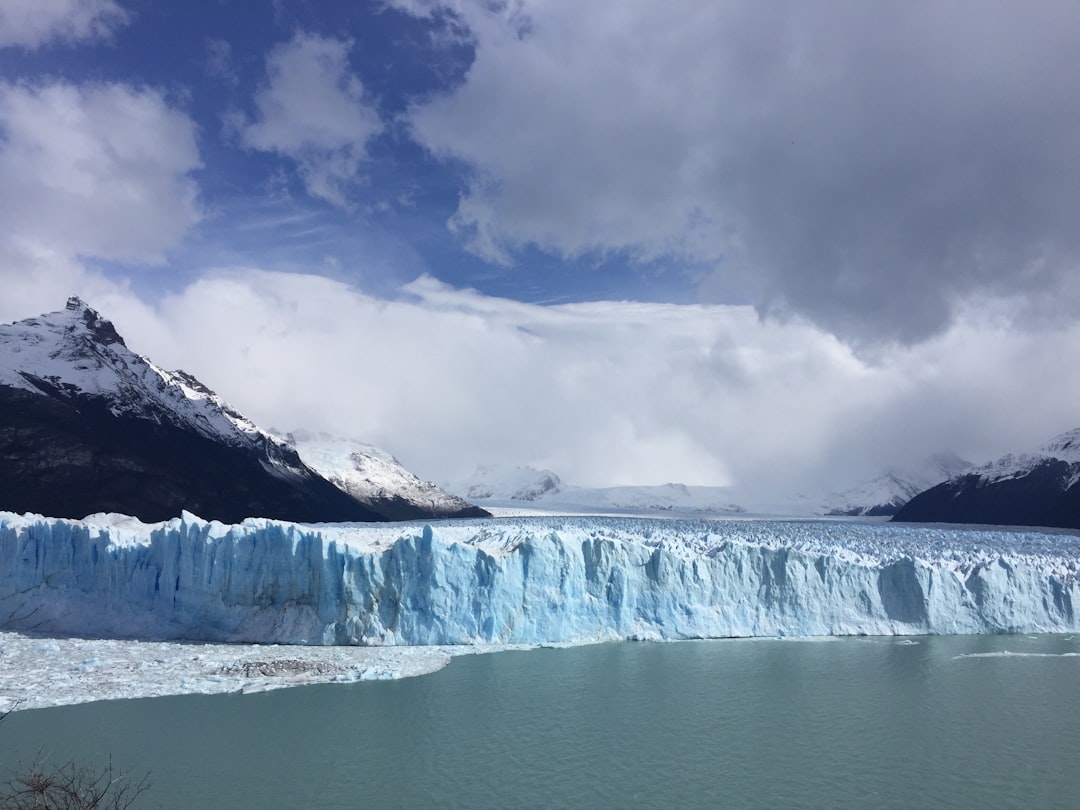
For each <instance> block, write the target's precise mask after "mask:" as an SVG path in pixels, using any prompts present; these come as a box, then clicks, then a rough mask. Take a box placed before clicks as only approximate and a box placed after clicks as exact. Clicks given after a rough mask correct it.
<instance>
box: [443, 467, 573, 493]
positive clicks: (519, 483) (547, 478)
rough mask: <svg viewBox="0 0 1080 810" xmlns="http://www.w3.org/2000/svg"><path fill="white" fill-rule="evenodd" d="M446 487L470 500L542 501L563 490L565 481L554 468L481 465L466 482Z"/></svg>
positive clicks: (458, 482)
mask: <svg viewBox="0 0 1080 810" xmlns="http://www.w3.org/2000/svg"><path fill="white" fill-rule="evenodd" d="M446 488H447V489H448V490H449V491H451V492H455V493H457V494H459V495H461V496H462V497H464V498H467V499H468V500H470V501H529V502H533V501H538V500H541V499H543V498H548V497H550V496H553V495H557V494H558V493H559V492H561V491H562V481H560V480H559V476H557V475H556V474H555V473H553V472H551V470H537V469H534V468H533V467H509V466H505V465H501V464H481V465H479V466H478V467H477V468H476V472H474V473H473V474H472V475H471V476H469V477H468V478H466V479H465V480H464V481H457V482H455V483H452V484H447V485H446Z"/></svg>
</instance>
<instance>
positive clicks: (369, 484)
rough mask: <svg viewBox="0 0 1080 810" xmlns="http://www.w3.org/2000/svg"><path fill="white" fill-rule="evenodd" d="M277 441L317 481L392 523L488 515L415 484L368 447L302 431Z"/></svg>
mask: <svg viewBox="0 0 1080 810" xmlns="http://www.w3.org/2000/svg"><path fill="white" fill-rule="evenodd" d="M283 438H284V440H285V441H286V442H288V443H289V444H290V445H291V446H292V447H294V448H295V449H296V451H297V452H298V453H299V454H300V458H301V460H303V462H304V463H305V464H307V465H308V466H309V467H311V469H313V470H315V472H317V473H319V475H321V476H322V477H323V478H325V479H326V480H328V481H329V482H330V483H332V484H334V486H336V487H337V488H338V489H341V490H343V491H345V492H347V493H349V494H350V495H352V496H353V497H354V498H356V499H357V500H358V501H360V502H361V503H365V504H367V505H369V506H371V507H372V508H374V509H376V510H377V511H378V512H379V513H381V514H384V515H387V516H388V517H391V518H392V519H394V520H410V519H414V518H432V517H434V518H444V517H485V516H487V515H488V513H487V512H486V511H484V510H483V509H481V508H480V507H478V506H473V505H472V504H471V503H469V502H468V501H466V500H465V499H463V498H459V497H457V496H456V495H450V494H449V493H447V492H444V491H443V490H442V489H440V488H439V487H438V486H436V485H435V484H433V483H431V482H430V481H421V480H420V479H419V478H417V477H416V476H415V475H413V474H412V473H411V472H409V471H408V470H407V469H405V467H404V466H402V464H401V462H399V461H398V460H397V459H396V458H394V457H393V456H392V455H390V454H389V453H387V452H386V451H385V450H381V449H379V448H378V447H375V446H373V445H370V444H365V443H364V442H360V441H356V440H355V439H343V438H339V437H335V436H331V435H329V434H327V433H312V432H311V431H307V430H294V431H292V432H290V433H286V434H285V435H284V436H283Z"/></svg>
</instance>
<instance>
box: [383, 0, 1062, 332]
mask: <svg viewBox="0 0 1080 810" xmlns="http://www.w3.org/2000/svg"><path fill="white" fill-rule="evenodd" d="M398 6H399V8H401V9H402V10H404V11H407V12H411V13H415V14H419V15H423V16H426V17H429V18H432V9H433V8H435V7H436V6H441V7H442V8H443V9H444V13H446V14H450V15H452V16H453V19H452V21H451V24H452V25H458V26H461V25H464V26H467V28H468V29H469V31H470V32H471V34H472V37H473V40H474V42H475V61H474V62H473V64H472V65H471V67H470V68H469V70H468V72H467V74H466V75H465V76H464V80H463V81H462V82H461V83H460V84H458V85H455V86H454V87H453V88H452V89H451V90H449V91H448V92H446V93H444V94H442V95H438V96H435V97H433V98H430V99H425V100H423V101H421V102H419V103H417V104H415V105H414V106H413V107H412V109H411V110H410V113H409V119H410V122H411V126H412V132H413V134H414V137H415V138H416V139H417V140H418V141H419V142H420V143H421V144H422V145H424V146H426V147H427V148H428V149H429V150H430V151H431V152H432V153H434V154H435V155H438V156H440V157H444V158H448V159H454V160H460V161H463V162H464V163H465V164H466V165H467V166H469V167H471V174H470V176H469V177H468V178H467V180H466V181H465V184H464V186H463V188H462V198H461V202H460V205H459V207H458V209H457V211H456V212H455V214H454V215H453V217H452V218H451V220H450V226H451V228H452V229H454V230H456V231H457V232H459V233H460V234H462V235H463V237H464V238H465V240H466V243H467V245H468V247H469V248H470V249H471V250H473V251H474V252H475V253H477V254H479V255H480V256H482V257H484V258H486V259H488V260H490V261H493V262H498V263H509V262H511V261H512V260H513V257H514V255H515V254H516V253H517V252H518V251H519V250H521V249H522V248H524V247H526V246H529V245H535V246H538V247H539V248H541V249H542V250H545V251H548V252H551V253H554V254H557V255H561V256H568V257H573V256H580V255H583V254H592V253H597V254H603V253H605V252H609V251H625V252H626V253H628V254H630V255H631V256H636V257H639V258H642V259H655V258H663V259H666V260H667V261H671V262H676V263H678V262H682V261H687V262H711V263H714V264H716V265H717V266H718V267H719V271H718V272H719V273H721V274H723V275H724V276H725V277H727V276H730V275H731V274H733V273H742V274H744V275H743V279H747V278H748V279H752V280H753V284H754V288H755V289H756V293H757V295H758V296H759V299H758V304H759V309H760V310H762V311H766V312H772V311H791V310H793V311H796V312H798V313H801V314H803V315H805V316H807V317H809V318H811V319H812V320H814V321H815V322H817V323H819V324H822V325H823V326H824V327H825V328H827V329H829V330H831V331H833V332H834V333H836V334H839V335H841V336H843V337H845V338H847V339H851V340H853V341H856V342H866V341H870V342H874V341H888V340H891V339H898V340H901V341H907V342H913V341H918V340H923V339H926V338H927V337H929V336H931V335H933V334H935V333H937V332H940V331H943V330H944V329H946V327H947V326H948V324H949V323H950V321H951V319H952V318H954V317H955V316H956V314H957V312H958V311H959V309H960V308H961V307H962V305H963V302H964V301H965V300H967V299H968V298H969V297H970V296H972V295H975V294H979V295H982V294H992V295H1001V296H1006V297H1008V296H1014V295H1018V296H1021V297H1025V296H1028V295H1029V294H1032V292H1034V293H1035V294H1038V293H1039V291H1040V290H1044V289H1048V288H1054V287H1056V286H1058V285H1060V283H1061V280H1062V279H1063V278H1067V277H1071V276H1073V275H1075V274H1076V272H1077V270H1078V269H1080V231H1078V230H1077V228H1076V227H1075V223H1074V222H1073V219H1074V216H1073V214H1074V212H1075V211H1077V210H1080V141H1078V140H1077V139H1076V138H1075V137H1074V134H1075V132H1076V131H1078V130H1080V105H1077V104H1076V103H1075V95H1076V87H1077V83H1078V82H1080V5H1078V4H1075V3H1039V4H1034V5H1032V4H1016V3H1009V2H998V0H988V1H987V2H986V3H982V4H980V5H979V7H978V9H977V10H973V8H972V6H971V4H970V3H967V2H963V0H941V2H934V3H899V4H887V5H886V6H885V7H879V6H878V5H868V4H858V3H849V2H843V1H842V0H815V1H814V2H779V3H759V2H754V1H753V0H747V1H746V2H723V3H716V2H686V3H679V4H676V5H671V4H663V3H656V2H651V1H650V0H625V2H619V3H582V2H578V1H577V0H545V1H544V2H534V0H515V2H509V3H488V4H480V3H457V2H444V3H440V4H436V3H433V2H425V3H419V4H418V3H416V2H413V1H411V2H406V3H399V4H398ZM1058 303H1059V307H1061V308H1064V309H1066V310H1067V311H1068V312H1069V313H1070V315H1071V316H1076V314H1077V313H1078V312H1080V299H1077V298H1076V297H1073V298H1071V299H1069V300H1065V301H1059V302H1058Z"/></svg>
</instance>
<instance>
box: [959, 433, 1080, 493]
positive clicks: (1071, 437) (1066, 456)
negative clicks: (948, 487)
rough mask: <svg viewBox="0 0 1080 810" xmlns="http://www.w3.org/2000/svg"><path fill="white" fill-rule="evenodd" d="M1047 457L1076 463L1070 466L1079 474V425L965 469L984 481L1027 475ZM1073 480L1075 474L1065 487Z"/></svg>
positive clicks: (1045, 460) (992, 481)
mask: <svg viewBox="0 0 1080 810" xmlns="http://www.w3.org/2000/svg"><path fill="white" fill-rule="evenodd" d="M1048 461H1062V462H1065V463H1066V464H1068V465H1069V466H1070V467H1075V469H1074V470H1072V472H1073V473H1074V474H1080V428H1075V429H1073V430H1069V431H1066V432H1065V433H1061V434H1059V435H1057V436H1055V437H1054V438H1053V439H1051V440H1050V441H1048V442H1047V443H1046V444H1044V445H1042V446H1041V447H1036V448H1035V449H1034V450H1029V451H1027V452H1026V453H1018V454H1015V455H1014V454H1013V453H1009V454H1007V455H1004V456H1002V457H1001V458H998V459H995V460H993V461H989V462H987V463H986V464H982V465H980V466H978V467H974V468H973V469H971V470H969V471H968V472H970V473H971V474H972V475H977V476H979V477H980V478H981V479H982V481H983V484H984V485H985V484H992V483H995V482H998V481H1008V480H1012V479H1017V478H1023V477H1024V476H1026V475H1029V474H1030V473H1031V472H1032V471H1033V470H1034V469H1035V468H1036V467H1038V466H1040V465H1041V464H1045V463H1046V462H1048ZM950 477H952V476H950ZM1074 483H1076V478H1072V479H1071V480H1070V481H1069V482H1068V484H1067V485H1066V487H1065V488H1066V489H1068V488H1069V487H1071V486H1072V485H1073V484H1074Z"/></svg>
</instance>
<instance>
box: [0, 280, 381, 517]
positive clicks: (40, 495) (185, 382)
mask: <svg viewBox="0 0 1080 810" xmlns="http://www.w3.org/2000/svg"><path fill="white" fill-rule="evenodd" d="M0 508H7V509H13V510H17V511H34V512H44V513H46V514H51V515H56V516H68V517H81V516H82V515H85V514H88V513H91V512H98V511H117V512H121V511H122V512H127V513H129V514H133V515H138V516H140V517H143V518H146V519H149V520H160V519H163V518H166V517H171V516H174V515H177V514H179V513H180V511H181V509H185V508H186V509H189V510H192V511H197V512H199V513H200V514H203V515H205V516H207V517H211V518H218V519H222V520H241V519H243V518H244V517H245V516H248V515H264V516H269V517H276V518H281V519H292V520H308V521H317V520H386V519H388V516H387V515H384V514H383V513H380V512H378V511H377V510H374V509H372V508H370V507H369V506H368V505H366V504H364V503H362V502H360V501H358V500H357V499H356V498H353V497H352V496H351V495H348V494H347V493H345V492H343V491H342V490H340V489H338V488H337V487H336V486H334V485H333V484H331V483H330V482H329V481H326V480H325V479H323V478H321V477H320V476H319V475H317V474H316V473H315V472H314V471H313V470H312V469H310V468H309V467H308V466H307V465H305V464H304V463H303V461H301V459H300V456H299V455H298V454H297V452H296V450H295V449H293V448H292V447H290V446H289V445H288V444H287V443H286V442H284V441H282V440H280V439H278V438H276V437H274V436H272V435H270V434H269V433H267V432H266V431H264V430H261V429H260V428H258V427H257V426H256V425H255V424H253V423H252V422H251V421H250V420H248V419H246V418H245V417H244V416H242V415H241V414H240V413H239V412H237V411H236V410H234V409H233V408H231V407H229V405H228V404H226V403H225V402H224V401H223V400H222V399H221V398H220V397H218V396H217V395H216V394H214V392H213V391H211V390H210V389H209V388H207V387H206V386H205V385H203V384H202V383H200V382H199V381H198V380H197V379H196V378H195V377H193V376H192V375H190V374H188V373H186V372H183V371H165V370H163V369H160V368H158V367H157V366H155V365H154V364H153V363H152V362H150V361H149V360H148V359H146V358H145V357H140V356H139V355H137V354H135V353H134V352H133V351H131V350H130V349H129V348H128V347H127V345H126V344H125V342H124V339H123V338H122V337H121V336H120V335H119V334H118V333H117V331H116V329H115V328H114V327H113V325H112V324H111V323H110V322H109V321H107V320H105V319H103V318H102V317H101V316H100V315H99V314H98V313H97V312H95V311H94V310H93V309H91V308H90V307H89V306H87V305H86V304H85V303H83V302H82V301H81V300H80V299H78V298H71V299H69V300H68V302H67V306H66V307H65V309H63V310H61V311H59V312H53V313H49V314H46V315H42V316H40V317H37V318H30V319H27V320H24V321H19V322H17V323H14V324H10V325H4V326H0Z"/></svg>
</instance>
